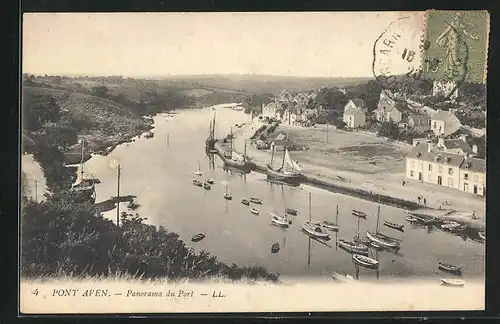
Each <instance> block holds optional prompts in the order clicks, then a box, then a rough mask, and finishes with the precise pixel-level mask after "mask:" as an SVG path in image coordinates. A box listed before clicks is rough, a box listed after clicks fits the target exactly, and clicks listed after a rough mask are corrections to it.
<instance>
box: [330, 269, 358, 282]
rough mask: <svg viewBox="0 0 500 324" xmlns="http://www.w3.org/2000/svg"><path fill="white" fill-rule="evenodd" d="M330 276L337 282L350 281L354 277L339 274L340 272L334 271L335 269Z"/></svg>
mask: <svg viewBox="0 0 500 324" xmlns="http://www.w3.org/2000/svg"><path fill="white" fill-rule="evenodd" d="M332 278H333V280H335V281H338V282H350V281H354V277H353V276H351V275H344V274H341V273H339V272H336V271H333V272H332Z"/></svg>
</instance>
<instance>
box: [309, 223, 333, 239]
mask: <svg viewBox="0 0 500 324" xmlns="http://www.w3.org/2000/svg"><path fill="white" fill-rule="evenodd" d="M302 230H303V231H304V232H305V233H306V234H307V235H310V236H312V237H315V238H319V239H328V238H330V234H329V233H324V232H316V231H315V230H314V229H311V228H309V227H307V226H302Z"/></svg>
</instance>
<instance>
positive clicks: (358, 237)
mask: <svg viewBox="0 0 500 324" xmlns="http://www.w3.org/2000/svg"><path fill="white" fill-rule="evenodd" d="M359 218H360V217H359V216H358V217H357V219H358V234H357V236H356V238H357V242H359Z"/></svg>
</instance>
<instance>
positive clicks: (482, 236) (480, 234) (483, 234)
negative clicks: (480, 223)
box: [477, 231, 486, 240]
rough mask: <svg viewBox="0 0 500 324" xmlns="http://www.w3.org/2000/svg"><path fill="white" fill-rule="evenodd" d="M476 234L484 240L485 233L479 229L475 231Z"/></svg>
mask: <svg viewBox="0 0 500 324" xmlns="http://www.w3.org/2000/svg"><path fill="white" fill-rule="evenodd" d="M477 235H479V237H480V238H482V239H483V240H486V233H485V232H483V231H481V232H479V233H477Z"/></svg>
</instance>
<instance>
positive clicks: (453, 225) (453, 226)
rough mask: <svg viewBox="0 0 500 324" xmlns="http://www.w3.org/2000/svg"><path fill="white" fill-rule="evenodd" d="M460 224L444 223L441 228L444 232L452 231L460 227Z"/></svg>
mask: <svg viewBox="0 0 500 324" xmlns="http://www.w3.org/2000/svg"><path fill="white" fill-rule="evenodd" d="M459 226H460V223H458V222H454V221H444V223H443V224H442V225H441V228H442V229H444V230H451V229H453V228H455V227H459Z"/></svg>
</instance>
